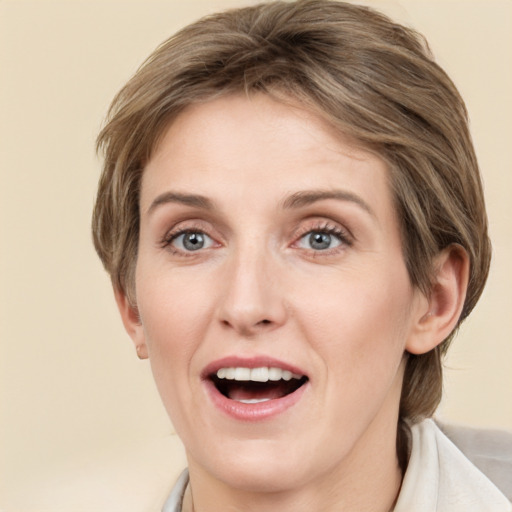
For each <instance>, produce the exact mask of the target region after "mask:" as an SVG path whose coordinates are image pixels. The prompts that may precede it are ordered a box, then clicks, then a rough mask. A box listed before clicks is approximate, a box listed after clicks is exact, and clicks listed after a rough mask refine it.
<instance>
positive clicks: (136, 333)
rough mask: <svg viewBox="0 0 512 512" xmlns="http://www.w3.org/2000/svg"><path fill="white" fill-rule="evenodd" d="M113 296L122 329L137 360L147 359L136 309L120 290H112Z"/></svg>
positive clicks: (143, 336) (142, 332)
mask: <svg viewBox="0 0 512 512" xmlns="http://www.w3.org/2000/svg"><path fill="white" fill-rule="evenodd" d="M114 296H115V298H116V303H117V307H118V309H119V313H120V314H121V319H122V321H123V325H124V328H125V329H126V332H127V333H128V334H129V336H130V338H131V339H132V341H133V343H134V345H135V350H136V351H137V356H138V357H139V359H147V358H148V349H147V345H146V338H145V335H144V329H143V328H142V323H141V321H140V317H139V312H138V310H137V307H136V306H133V305H132V304H131V303H130V301H129V300H128V297H127V296H126V293H125V292H124V291H122V290H119V289H114Z"/></svg>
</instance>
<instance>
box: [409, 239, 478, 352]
mask: <svg viewBox="0 0 512 512" xmlns="http://www.w3.org/2000/svg"><path fill="white" fill-rule="evenodd" d="M468 279H469V256H468V254H467V252H466V251H465V249H464V248H463V247H461V246H460V245H458V244H452V245H450V246H448V247H447V248H446V249H444V250H442V251H441V252H440V253H439V255H438V256H437V257H436V259H435V261H434V277H433V283H432V289H431V292H430V295H429V296H428V297H423V299H424V300H422V301H421V303H422V306H421V307H420V308H421V309H420V312H419V315H418V318H417V319H416V320H415V325H414V327H413V332H412V333H411V336H410V338H409V340H408V341H407V344H406V347H405V348H406V350H407V351H408V352H410V353H411V354H424V353H426V352H428V351H430V350H432V349H433V348H434V347H436V346H437V345H439V344H440V343H441V342H442V341H443V340H444V339H446V338H447V337H448V335H449V334H450V333H451V332H452V331H453V329H454V328H455V326H456V325H457V322H458V320H459V317H460V315H461V313H462V308H463V307H464V301H465V299H466V290H467V286H468Z"/></svg>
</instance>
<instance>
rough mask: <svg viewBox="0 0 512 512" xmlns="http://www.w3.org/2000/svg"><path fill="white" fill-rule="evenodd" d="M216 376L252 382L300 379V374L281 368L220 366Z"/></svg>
mask: <svg viewBox="0 0 512 512" xmlns="http://www.w3.org/2000/svg"><path fill="white" fill-rule="evenodd" d="M217 377H218V378H219V379H228V380H243V381H254V382H268V381H269V380H272V381H277V380H281V379H282V380H291V379H301V378H302V375H299V374H297V373H292V372H290V371H288V370H282V369H281V368H267V367H264V366H262V367H260V368H240V367H238V368H232V367H229V368H220V369H219V370H218V371H217Z"/></svg>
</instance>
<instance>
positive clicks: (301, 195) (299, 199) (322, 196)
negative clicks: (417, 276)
mask: <svg viewBox="0 0 512 512" xmlns="http://www.w3.org/2000/svg"><path fill="white" fill-rule="evenodd" d="M327 199H335V200H337V201H349V202H351V203H355V204H356V205H357V206H359V207H360V208H362V209H363V210H364V211H365V212H367V213H369V214H370V215H371V216H372V217H374V218H376V215H375V212H374V211H373V210H372V209H371V208H370V205H369V204H368V203H367V202H365V201H364V200H363V199H362V198H361V197H359V196H358V195H357V194H354V193H353V192H348V191H346V190H305V191H301V192H295V193H294V194H292V195H291V196H289V197H287V198H286V199H285V201H284V202H283V207H284V208H286V209H288V208H291V209H294V208H302V207H303V206H309V205H310V204H313V203H316V202H318V201H325V200H327Z"/></svg>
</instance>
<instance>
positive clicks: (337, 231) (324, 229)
mask: <svg viewBox="0 0 512 512" xmlns="http://www.w3.org/2000/svg"><path fill="white" fill-rule="evenodd" d="M312 233H322V234H326V235H331V236H335V237H336V238H337V239H338V240H339V242H340V246H337V247H333V248H329V249H324V250H314V249H306V250H308V251H311V252H312V253H313V254H315V255H326V256H327V255H329V254H332V253H333V252H337V251H339V250H342V249H343V247H351V246H352V245H353V239H352V237H351V235H350V234H349V232H348V231H346V230H344V229H342V228H341V227H340V226H338V225H337V224H331V223H329V222H327V221H326V222H322V223H319V224H317V225H316V226H308V227H307V228H303V229H301V230H300V231H299V232H298V233H297V234H296V235H295V237H294V239H295V242H293V244H292V245H296V244H298V243H299V242H300V241H301V240H302V239H303V238H304V237H306V236H307V235H311V234H312Z"/></svg>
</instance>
